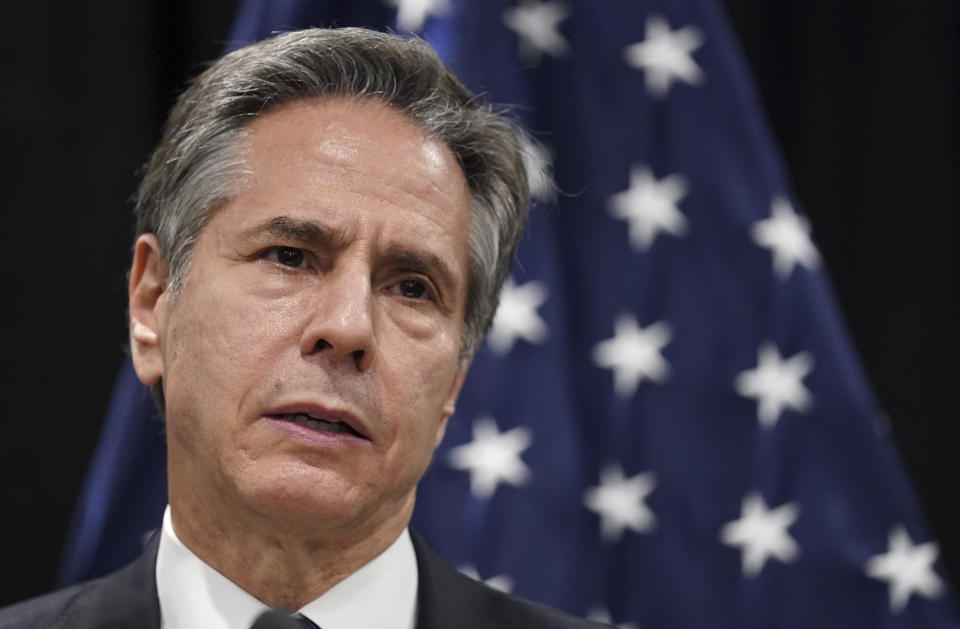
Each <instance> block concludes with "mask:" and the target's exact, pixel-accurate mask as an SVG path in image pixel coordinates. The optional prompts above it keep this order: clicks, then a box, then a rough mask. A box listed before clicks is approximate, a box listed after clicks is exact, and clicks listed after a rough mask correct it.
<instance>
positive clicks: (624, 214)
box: [609, 165, 688, 251]
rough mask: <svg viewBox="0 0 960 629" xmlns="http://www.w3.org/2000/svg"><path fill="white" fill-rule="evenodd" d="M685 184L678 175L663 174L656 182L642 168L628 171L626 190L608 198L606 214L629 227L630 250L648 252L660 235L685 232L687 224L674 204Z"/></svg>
mask: <svg viewBox="0 0 960 629" xmlns="http://www.w3.org/2000/svg"><path fill="white" fill-rule="evenodd" d="M687 190H688V186H687V181H686V179H684V178H683V177H682V176H681V175H676V174H674V175H667V176H666V177H664V178H663V179H661V180H659V181H657V179H656V178H655V177H654V176H653V172H652V171H651V170H650V169H649V168H647V167H646V166H638V165H634V166H633V167H632V168H631V169H630V187H629V188H628V189H627V190H624V191H623V192H618V193H617V194H614V195H613V196H611V197H610V202H609V204H610V214H612V215H613V216H614V217H615V218H619V219H621V220H625V221H627V222H629V224H630V244H631V246H633V249H634V250H640V251H646V250H648V249H650V245H652V244H653V241H654V239H655V238H656V237H657V234H659V233H660V232H667V233H668V234H672V235H673V236H678V237H679V236H682V235H683V234H685V233H686V231H687V228H688V223H687V219H686V217H684V215H683V214H682V213H681V212H680V208H679V207H677V204H678V203H679V202H680V200H681V199H683V198H684V197H685V196H687Z"/></svg>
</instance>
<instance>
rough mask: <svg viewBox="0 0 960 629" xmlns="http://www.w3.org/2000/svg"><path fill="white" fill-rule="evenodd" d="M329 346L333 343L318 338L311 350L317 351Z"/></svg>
mask: <svg viewBox="0 0 960 629" xmlns="http://www.w3.org/2000/svg"><path fill="white" fill-rule="evenodd" d="M331 347H333V345H331V344H330V343H328V342H327V340H326V339H319V340H318V341H317V344H316V345H314V346H313V351H315V352H319V351H320V350H324V349H330V348H331Z"/></svg>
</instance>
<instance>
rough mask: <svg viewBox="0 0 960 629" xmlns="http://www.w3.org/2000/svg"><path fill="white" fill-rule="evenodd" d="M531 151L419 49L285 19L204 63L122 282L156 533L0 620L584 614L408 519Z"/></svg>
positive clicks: (412, 619)
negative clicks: (277, 29) (156, 422)
mask: <svg viewBox="0 0 960 629" xmlns="http://www.w3.org/2000/svg"><path fill="white" fill-rule="evenodd" d="M527 146H529V145H528V144H527V143H526V140H525V139H524V137H523V134H522V132H521V131H520V130H519V128H518V127H517V126H516V125H515V124H514V123H513V122H511V121H510V120H509V119H506V118H503V117H501V116H499V115H496V114H495V113H493V112H492V111H491V109H490V108H489V107H488V106H486V105H484V104H482V103H481V102H480V101H479V100H478V99H477V98H476V97H475V96H474V95H473V94H471V93H470V92H469V91H468V90H466V88H464V87H463V86H462V85H461V84H460V83H459V81H458V80H457V79H456V78H455V77H453V76H452V75H451V74H450V73H449V71H448V70H447V69H446V68H445V67H444V66H443V65H442V63H440V61H439V60H438V59H437V57H436V55H435V54H434V53H433V52H432V51H431V50H430V49H429V47H427V46H426V45H425V44H423V43H422V42H419V41H417V40H404V39H401V38H398V37H395V36H390V35H384V34H379V33H373V32H369V31H363V30H360V29H344V30H319V29H317V30H309V31H301V32H295V33H290V34H286V35H281V36H279V37H276V38H274V39H272V40H269V41H267V42H263V43H260V44H257V45H254V46H251V47H248V48H245V49H242V50H239V51H237V52H235V53H232V54H230V55H228V56H227V57H225V58H224V59H222V60H221V61H219V62H218V63H217V64H215V65H214V66H212V67H211V68H210V69H209V70H208V71H207V72H205V73H204V74H203V75H201V76H200V77H199V78H198V79H197V80H196V81H195V82H194V83H193V85H192V86H191V87H190V88H189V89H188V90H187V91H186V92H185V93H184V95H183V96H182V97H181V98H180V100H179V101H178V103H177V105H176V106H175V108H174V110H173V112H172V113H171V116H170V120H169V121H168V123H167V127H166V129H165V133H164V136H163V138H162V139H161V142H160V144H159V146H158V147H157V149H156V150H155V152H154V154H153V156H152V158H151V160H150V162H149V164H148V168H147V171H146V174H145V176H144V180H143V183H142V185H141V188H140V191H139V195H138V201H137V207H136V214H137V234H138V235H137V238H136V243H135V245H134V257H133V264H132V268H131V271H130V282H129V290H130V295H129V314H130V345H131V353H132V357H133V362H134V366H135V368H136V371H137V374H138V376H139V377H140V379H141V380H142V381H143V382H144V383H145V384H147V385H150V386H152V387H153V388H154V393H155V396H156V398H157V401H158V404H159V406H160V408H161V409H163V410H164V412H165V419H166V428H167V441H168V477H169V495H170V505H169V507H168V509H167V512H166V514H165V516H164V522H163V528H162V531H161V533H160V535H158V536H157V537H156V539H154V540H153V541H152V542H151V543H150V544H149V545H148V547H147V549H146V551H145V553H144V555H143V556H142V557H141V558H140V559H138V560H137V561H136V562H134V564H132V565H131V566H129V567H128V568H126V569H124V570H122V571H120V572H118V573H115V574H114V575H111V576H109V577H107V578H105V579H102V580H99V581H95V582H92V583H88V584H82V585H80V586H75V587H73V588H70V589H68V590H65V591H61V592H58V593H54V594H52V595H48V596H47V597H42V598H40V599H36V600H34V601H30V602H27V603H22V604H20V605H18V606H14V607H12V608H8V610H6V611H5V612H3V613H2V614H0V627H14V626H30V627H96V626H137V627H141V626H142V627H158V626H162V627H165V628H167V629H177V628H181V627H201V626H202V627H248V626H250V624H251V622H253V621H254V619H256V618H257V617H259V616H260V615H261V614H262V613H263V612H265V611H266V610H268V609H269V608H278V609H282V610H286V611H287V612H291V613H293V612H296V613H297V614H298V616H299V617H300V618H305V619H309V621H312V622H313V623H315V624H316V625H318V626H321V627H324V629H354V628H356V629H360V628H374V627H376V628H378V629H388V628H397V629H409V628H412V627H418V628H434V627H435V628H440V627H444V628H446V627H465V628H470V627H481V626H482V627H513V626H515V627H529V628H534V629H535V628H538V627H543V628H548V627H570V628H576V627H592V626H597V625H595V624H592V623H587V622H586V621H579V620H576V619H573V618H571V617H569V616H566V615H563V614H561V613H560V612H556V611H554V610H550V609H548V608H545V607H542V606H539V605H535V604H532V603H527V602H523V601H520V600H518V599H514V598H511V597H509V596H507V595H504V594H502V593H499V592H496V591H494V590H492V589H489V588H487V587H486V586H484V585H482V584H479V583H476V582H473V581H471V580H469V579H467V578H466V577H463V576H461V575H459V574H458V573H457V572H456V571H454V570H453V569H451V568H450V567H449V566H447V565H446V564H444V563H443V562H442V561H441V560H440V559H439V558H437V557H436V556H435V555H433V554H432V552H431V551H430V550H429V549H428V548H427V547H426V546H425V545H424V543H423V541H422V540H420V539H419V538H417V537H416V536H415V534H411V533H410V532H409V531H408V530H407V525H408V522H409V520H410V516H411V513H412V511H413V507H414V501H415V493H416V486H417V482H418V481H419V479H420V477H421V476H422V474H423V473H424V471H425V469H426V466H427V465H428V463H429V461H430V457H431V455H432V453H433V451H434V449H435V448H436V446H437V445H438V444H439V442H440V440H441V439H442V437H443V432H444V429H445V426H446V422H447V420H448V419H449V417H450V416H451V415H452V414H453V411H454V406H455V402H456V399H457V395H458V393H459V391H460V387H461V385H462V384H463V380H464V377H465V375H466V370H467V366H468V364H469V361H470V357H471V356H472V354H473V352H474V350H475V349H476V347H477V345H478V343H479V342H480V340H481V339H482V336H483V334H484V332H485V331H486V329H487V328H488V327H489V325H490V321H491V319H492V316H493V313H494V312H495V310H496V305H497V296H498V293H499V289H500V286H501V284H502V283H503V280H504V278H505V277H506V275H507V273H508V271H509V266H510V262H511V259H512V256H513V253H514V250H515V247H516V243H517V240H518V238H519V235H520V233H521V231H522V227H523V222H524V219H525V216H526V211H527V206H528V201H529V200H528V192H527V188H528V184H527V182H528V179H529V177H530V176H531V175H532V173H528V172H527V170H526V168H525V166H524V162H525V160H524V155H525V152H526V151H527V150H528V149H527V148H526V147H527ZM527 161H529V160H527ZM304 622H305V621H304Z"/></svg>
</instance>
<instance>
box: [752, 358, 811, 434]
mask: <svg viewBox="0 0 960 629" xmlns="http://www.w3.org/2000/svg"><path fill="white" fill-rule="evenodd" d="M812 369H813V356H812V355H811V354H810V352H799V353H797V354H794V355H793V356H791V357H790V358H788V359H786V360H784V359H783V358H782V357H781V356H780V351H779V350H778V349H777V347H776V345H774V344H773V343H769V342H767V343H764V344H763V345H761V346H760V350H759V351H758V353H757V367H756V369H750V370H748V371H744V372H743V373H741V374H740V375H739V376H737V379H736V381H735V383H734V385H735V386H736V389H737V393H739V394H740V395H742V396H744V397H752V398H755V399H756V400H757V418H758V419H759V420H760V423H761V424H762V425H764V426H773V425H775V424H776V423H777V420H778V419H780V414H781V413H782V412H783V409H785V408H792V409H793V410H795V411H798V412H801V413H802V412H805V411H806V410H807V409H808V408H810V405H811V404H812V403H813V395H812V394H811V393H810V391H809V390H807V388H806V387H805V386H803V378H804V376H806V375H807V374H808V373H810V371H811V370H812Z"/></svg>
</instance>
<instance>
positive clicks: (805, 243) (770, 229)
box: [751, 197, 820, 280]
mask: <svg viewBox="0 0 960 629" xmlns="http://www.w3.org/2000/svg"><path fill="white" fill-rule="evenodd" d="M751 235H752V237H753V241H754V242H755V243H757V244H758V245H760V246H761V247H766V248H767V249H770V251H771V252H772V253H773V270H774V271H775V272H776V273H777V275H778V276H779V277H780V279H782V280H785V279H787V278H788V277H790V274H791V273H793V267H794V266H796V265H797V264H800V265H802V266H805V267H807V268H808V269H815V268H817V266H818V264H819V262H820V254H819V253H818V252H817V248H816V247H814V246H813V242H812V241H811V240H810V223H809V222H807V219H806V218H804V217H803V216H800V215H799V214H797V213H796V212H795V211H794V210H793V206H792V205H790V202H789V201H787V200H786V199H784V198H782V197H777V198H776V199H774V200H773V203H772V204H771V208H770V218H766V219H764V220H762V221H758V222H756V223H754V225H753V229H752V230H751Z"/></svg>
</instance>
